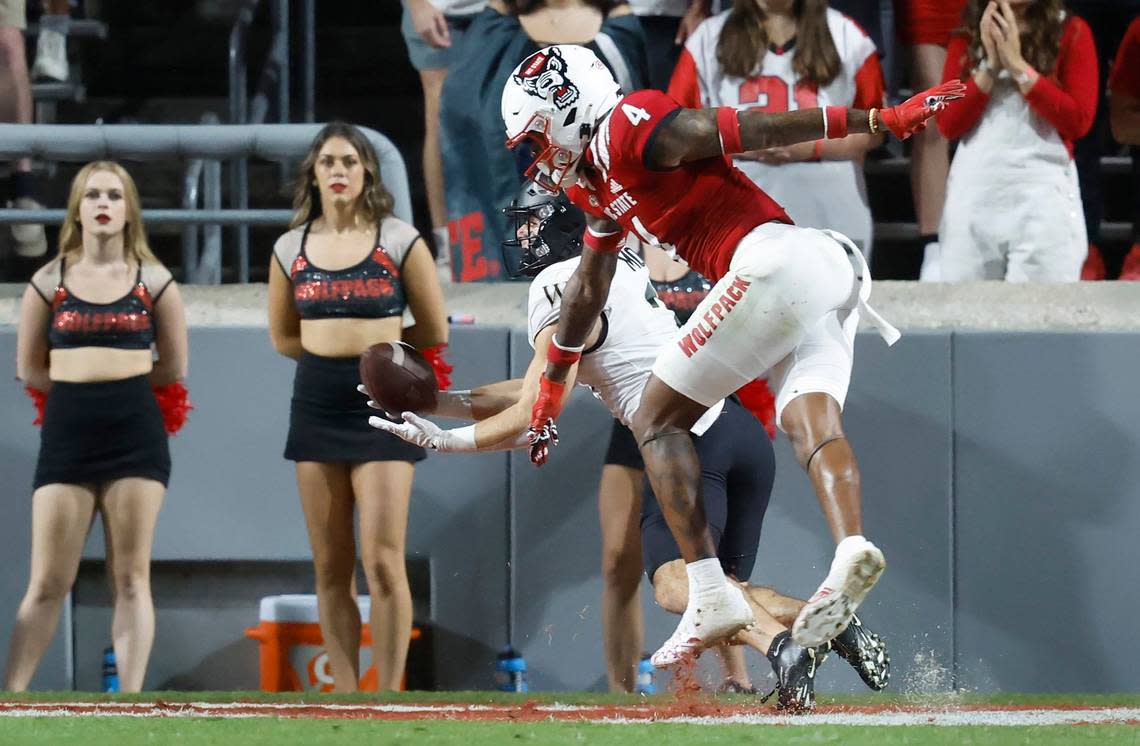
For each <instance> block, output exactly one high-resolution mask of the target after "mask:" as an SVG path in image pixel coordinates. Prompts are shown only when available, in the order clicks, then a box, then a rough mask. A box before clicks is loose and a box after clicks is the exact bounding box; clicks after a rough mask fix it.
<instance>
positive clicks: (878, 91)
mask: <svg viewBox="0 0 1140 746" xmlns="http://www.w3.org/2000/svg"><path fill="white" fill-rule="evenodd" d="M886 90H887V86H886V83H885V82H884V80H883V66H882V64H880V63H879V53H878V52H876V51H875V49H874V47H872V48H871V52H870V54H868V55H867V58H866V59H865V60H864V61H863V64H862V65H860V66H859V69H858V70H857V71H856V72H855V99H854V100H853V101H852V102H851V105H852V106H854V107H855V108H856V109H881V108H882V107H883V101H884V100H885V98H886Z"/></svg>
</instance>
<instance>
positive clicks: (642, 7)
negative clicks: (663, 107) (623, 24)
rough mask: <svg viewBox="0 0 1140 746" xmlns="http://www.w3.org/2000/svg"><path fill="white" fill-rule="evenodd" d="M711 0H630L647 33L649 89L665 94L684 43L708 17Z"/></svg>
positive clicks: (631, 6)
mask: <svg viewBox="0 0 1140 746" xmlns="http://www.w3.org/2000/svg"><path fill="white" fill-rule="evenodd" d="M711 5H712V0H629V7H630V8H631V9H633V13H634V15H636V16H637V18H638V20H639V21H641V29H642V31H644V32H645V51H646V57H647V59H648V61H649V87H650V88H656V89H657V90H659V91H664V90H665V89H666V88H668V87H669V78H670V77H672V75H673V67H674V66H675V65H676V64H677V56H678V55H679V54H680V53H681V47H682V45H684V43H685V40H686V39H688V38H689V36H691V35H692V33H693V32H694V31H696V30H697V26H700V25H701V21H703V20H705V19H706V18H708V17H709V7H710V6H711Z"/></svg>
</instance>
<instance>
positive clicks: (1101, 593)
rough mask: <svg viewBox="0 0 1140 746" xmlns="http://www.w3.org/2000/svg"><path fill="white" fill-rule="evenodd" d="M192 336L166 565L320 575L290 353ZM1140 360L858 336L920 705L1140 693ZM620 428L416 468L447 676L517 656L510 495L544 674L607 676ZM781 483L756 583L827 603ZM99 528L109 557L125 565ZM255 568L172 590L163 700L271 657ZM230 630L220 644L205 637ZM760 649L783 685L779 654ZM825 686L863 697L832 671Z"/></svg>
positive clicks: (19, 583) (893, 578)
mask: <svg viewBox="0 0 1140 746" xmlns="http://www.w3.org/2000/svg"><path fill="white" fill-rule="evenodd" d="M508 341H509V342H510V345H508ZM191 345H192V359H191V376H190V387H191V391H192V395H193V398H194V400H195V402H196V404H197V406H198V410H197V411H196V412H194V413H193V415H192V420H191V424H190V426H188V428H187V429H186V430H185V431H184V433H183V434H181V435H179V436H178V437H177V438H175V439H174V440H173V449H174V459H175V463H174V478H173V482H172V487H171V491H170V495H169V497H168V501H167V504H166V506H165V507H164V509H163V512H162V514H161V516H160V519H159V528H158V537H157V541H156V545H155V556H156V558H159V559H163V560H167V561H170V562H185V561H197V560H211V561H215V562H218V563H222V565H225V563H237V562H242V561H246V560H251V559H257V560H266V561H268V562H273V561H287V562H297V561H300V562H305V561H307V560H308V558H309V554H308V542H307V539H306V537H305V533H304V526H303V521H302V519H301V513H300V509H299V505H298V501H297V496H296V488H295V485H294V483H293V478H292V468H291V465H290V464H288V463H287V462H285V461H284V460H283V459H282V457H281V450H282V446H283V441H284V433H285V426H286V417H287V401H288V398H289V392H290V386H291V375H292V373H291V367H290V364H289V362H288V361H286V360H284V359H280V358H278V357H277V356H276V355H274V354H273V352H272V351H271V350H270V348H269V345H268V341H267V338H266V335H265V331H264V329H253V328H213V329H195V330H194V331H193V332H192V340H191ZM452 346H453V351H452V359H453V361H454V362H456V364H457V365H456V371H455V379H456V384H457V385H458V386H462V387H466V386H470V385H472V384H474V383H481V382H485V381H489V380H497V379H500V378H504V377H506V376H507V375H508V373H509V371H513V372H514V373H515V374H521V371H522V370H523V369H524V368H525V365H526V363H527V361H528V360H529V358H530V354H531V353H530V349H529V346H528V345H527V344H526V341H525V339H524V337H523V336H522V335H521V334H519V333H515V334H513V335H511V334H510V333H509V332H508V331H507V330H506V329H502V328H462V327H461V328H457V329H454V330H453V340H452ZM14 357H15V332H14V329H11V328H3V329H0V364H2V365H8V366H10V365H11V361H12V360H13V359H14ZM508 357H510V358H511V360H510V361H508ZM1138 368H1140V334H1106V333H1100V334H1081V333H1070V334H999V333H984V334H983V333H955V334H953V335H951V334H950V333H949V332H939V333H912V334H908V335H906V336H905V337H904V339H903V340H902V342H900V343H899V345H898V346H897V347H896V348H895V349H890V350H889V349H887V348H886V347H885V346H884V345H883V344H882V343H881V342H880V341H879V340H878V339H877V338H876V337H875V336H874V335H871V334H862V335H860V337H859V341H858V355H857V361H856V368H855V376H854V380H853V383H852V389H851V393H850V395H849V397H848V406H847V414H846V421H847V427H848V431H849V434H850V435H851V438H852V441H853V443H854V445H855V448H856V452H857V453H858V455H859V457H860V460H861V463H862V467H863V480H864V507H865V514H866V518H867V527H868V530H867V532H868V535H870V536H871V537H872V538H874V539H875V540H876V541H877V542H878V543H879V544H880V545H881V546H882V547H883V549H884V551H885V552H886V554H887V560H888V569H887V572H886V575H885V576H884V578H883V581H882V584H881V586H880V587H879V588H878V589H877V590H876V591H875V593H874V595H873V596H872V597H871V599H870V601H869V603H868V605H867V607H866V609H865V614H864V615H865V618H866V620H867V622H868V623H869V624H872V625H873V626H874V627H875V628H876V629H879V630H880V631H882V632H883V633H884V635H886V636H887V638H888V640H889V642H890V643H891V646H892V655H893V660H894V663H895V671H896V679H895V688H896V690H920V691H921V690H924V689H928V688H939V687H943V688H944V687H946V686H948V685H949V684H950V671H951V669H952V668H953V666H954V662H955V661H956V662H957V668H958V672H959V682H960V684H961V685H962V686H964V687H966V688H970V689H980V690H993V689H1005V690H1025V691H1037V690H1070V691H1072V690H1079V689H1083V690H1090V691H1114V690H1115V691H1121V690H1133V691H1135V690H1140V674H1138V673H1137V672H1136V671H1135V670H1133V667H1132V666H1131V665H1129V663H1130V661H1131V658H1130V657H1129V656H1128V655H1127V654H1123V655H1120V654H1117V653H1119V652H1120V650H1121V648H1120V647H1119V646H1120V645H1121V644H1122V643H1121V639H1122V633H1121V632H1120V629H1121V624H1122V622H1121V621H1120V620H1127V619H1131V618H1134V617H1135V616H1136V615H1137V614H1138V613H1140V608H1138V607H1137V603H1138V602H1137V599H1136V596H1135V594H1134V593H1131V588H1132V586H1134V585H1135V578H1134V576H1135V568H1136V567H1137V566H1140V549H1138V547H1137V542H1136V540H1135V537H1136V535H1137V533H1140V487H1137V485H1138V484H1140V473H1138V471H1140V467H1138V466H1137V465H1136V459H1135V456H1134V454H1135V453H1137V451H1138V450H1140V426H1137V424H1136V423H1137V422H1140V401H1138V400H1137V399H1136V397H1135V395H1134V391H1133V388H1134V387H1133V386H1132V380H1133V378H1134V377H1135V376H1134V375H1132V372H1134V371H1135V370H1137V369H1138ZM8 370H11V368H8ZM0 413H2V414H3V419H2V420H0V473H2V474H3V476H4V483H5V484H6V485H7V489H8V491H7V494H6V500H7V502H6V508H7V511H6V513H5V517H6V520H5V521H4V522H3V525H2V526H0V558H2V559H3V560H4V566H5V568H6V570H5V572H4V573H3V574H2V576H0V592H2V595H0V650H5V649H6V644H5V643H6V640H7V638H8V635H9V633H10V630H11V624H12V619H13V616H14V614H15V610H16V606H17V604H18V603H19V600H20V597H21V595H22V594H23V591H24V586H25V584H26V582H27V567H28V552H29V526H30V510H29V506H30V499H29V492H30V486H31V478H32V470H33V467H34V461H35V454H36V451H37V447H38V431H37V430H36V429H35V428H34V427H32V425H31V420H32V417H33V411H32V407H31V404H30V403H29V402H28V400H27V399H26V397H25V396H24V394H23V392H22V391H21V387H20V385H19V384H18V383H16V382H15V381H13V380H11V378H10V377H9V378H7V382H6V383H4V384H3V385H0ZM609 422H610V420H609V416H608V414H607V413H606V412H605V411H604V409H603V408H602V407H601V406H600V404H598V403H597V402H594V401H593V400H592V398H591V397H589V396H588V395H587V394H585V393H584V392H579V393H578V394H577V395H576V397H575V399H574V402H573V404H572V406H571V407H570V409H569V410H568V412H567V415H566V417H565V418H564V419H563V420H562V421H561V423H560V424H561V434H562V438H563V442H562V445H561V446H559V448H558V449H557V450H556V452H555V455H554V458H553V460H552V462H551V464H550V465H548V466H546V467H544V468H543V469H542V470H538V469H535V468H534V467H532V466H531V465H530V464H529V463H528V462H527V461H526V457H525V454H522V453H520V454H516V455H514V456H512V457H510V458H509V459H508V456H506V455H505V454H491V455H484V456H456V455H446V456H436V457H432V458H429V460H428V461H427V462H426V463H425V464H424V465H423V466H422V467H421V468H420V469H419V470H418V472H417V478H416V485H415V495H414V498H413V506H412V514H411V525H410V530H409V545H408V548H409V555H411V556H413V557H427V558H430V562H431V571H432V572H431V577H432V586H433V587H432V588H431V589H430V594H429V595H430V598H431V599H432V610H431V620H432V622H433V623H434V625H435V629H436V640H435V642H436V648H437V650H436V654H437V658H436V666H435V669H436V679H437V682H438V685H439V686H440V687H442V688H485V687H487V686H489V685H490V682H491V662H492V660H493V658H494V654H495V652H496V651H497V650H498V649H499V648H500V647H501V646H502V645H503V644H504V643H505V642H506V623H507V622H506V620H507V596H506V587H507V547H508V543H507V496H508V494H510V491H511V490H513V492H514V502H515V515H514V529H515V541H516V543H515V553H514V561H513V563H512V565H513V567H514V568H515V587H516V593H515V596H514V599H513V613H514V618H515V630H514V632H515V635H514V636H515V644H516V645H517V646H518V647H520V648H521V649H522V651H523V652H524V653H525V655H526V656H527V659H528V662H529V663H530V666H531V671H532V676H531V680H532V684H533V685H534V687H535V688H536V689H585V688H602V687H603V686H604V676H603V671H604V664H603V656H602V649H601V624H600V617H599V606H600V594H601V579H600V576H599V547H600V540H599V532H598V527H597V521H598V517H597V502H596V491H597V481H598V474H599V471H600V461H601V455H602V453H603V452H604V449H605V446H606V443H607V441H608V438H609V429H610V424H609ZM952 434H953V437H952ZM508 463H509V464H510V466H509V467H508ZM777 468H778V474H777V480H776V488H775V492H774V495H773V499H772V507H771V510H770V512H769V517H768V520H767V522H766V525H765V530H764V537H763V539H762V541H761V546H760V553H759V559H758V562H757V569H756V572H755V573H754V577H753V581H754V582H757V583H771V584H774V585H776V586H777V587H779V588H780V589H781V590H785V591H787V592H789V593H793V594H797V595H801V596H802V595H807V594H810V593H811V592H812V591H813V590H814V588H815V585H816V583H817V582H818V581H819V579H820V578H821V577H822V575H823V573H824V572H825V570H826V563H827V562H828V561H829V559H830V556H831V540H830V538H829V537H828V535H827V532H826V528H825V524H824V522H823V519H822V517H821V516H820V513H819V508H818V505H817V504H816V500H815V497H814V495H813V493H812V491H811V488H810V485H809V483H808V481H807V478H806V477H805V476H804V475H803V473H802V471H801V470H800V469H799V466H798V465H797V464H795V462H794V460H793V459H792V455H791V453H790V449H789V448H788V447H787V443H786V440H784V439H782V438H781V440H780V442H778V443H777ZM96 530H98V529H96ZM99 536H100V535H96V536H94V537H93V539H92V542H91V543H90V544H89V545H88V551H87V553H86V556H87V557H88V558H98V557H100V556H101V555H102V542H101V539H100V538H99ZM231 572H233V573H235V574H238V575H237V577H238V578H239V579H240V583H238V582H229V581H227V584H226V588H225V589H224V593H221V595H218V594H217V593H215V594H213V595H211V599H210V600H209V601H204V602H199V603H197V604H196V602H195V599H194V597H193V596H192V594H188V593H182V592H171V590H170V589H164V590H163V591H160V592H158V593H157V594H156V597H157V598H158V603H159V610H158V613H159V622H160V623H159V629H158V632H157V635H158V640H159V643H158V647H157V648H156V654H155V663H154V666H153V667H152V671H151V677H150V678H148V681H147V685H148V686H162V685H178V686H187V687H200V686H208V685H210V684H211V683H212V682H220V683H221V684H227V683H233V684H237V683H240V682H241V681H247V682H248V681H249V680H250V679H249V678H248V674H249V672H248V671H244V670H239V667H238V666H236V665H235V661H240V662H241V665H244V666H247V667H248V666H250V665H252V661H253V660H255V655H256V646H255V645H254V644H253V643H252V642H250V641H247V640H245V639H244V638H242V636H241V634H242V632H243V631H244V629H245V627H247V626H251V625H253V624H255V623H256V615H257V599H258V598H259V597H260V596H262V595H265V594H266V593H270V592H274V591H273V589H274V588H275V587H277V586H278V585H281V584H284V585H289V586H290V587H288V588H282V590H296V589H297V588H296V587H295V585H296V583H298V582H300V581H299V580H295V579H291V578H289V577H285V576H284V575H282V572H281V570H279V569H275V570H272V571H270V570H265V571H259V570H257V569H256V568H254V569H253V570H250V569H249V567H248V566H243V565H234V566H233V568H232V570H231ZM242 572H245V573H249V575H248V576H246V575H241V574H240V573H242ZM275 578H276V580H275ZM229 580H230V581H232V580H233V578H232V577H231V578H230V579H229ZM243 595H244V596H248V612H246V613H243V612H242V609H241V605H242V603H243V601H242V598H243ZM643 599H644V604H643V606H644V609H645V617H646V641H645V647H646V649H647V650H649V649H652V648H653V646H654V645H655V644H657V643H659V642H660V641H661V640H663V639H664V638H665V636H667V635H668V634H669V633H670V632H671V631H672V629H673V626H674V624H675V617H672V616H670V615H668V614H665V613H664V612H662V611H660V610H659V609H656V607H654V606H653V605H652V601H651V599H650V597H649V592H648V587H647V584H644V585H643ZM955 600H956V604H957V611H956V612H955V611H954V608H955V606H954V602H955ZM100 613H101V612H100ZM67 623H68V620H67V619H66V618H65V620H64V628H65V629H66V628H67ZM207 626H209V628H210V632H209V634H206V635H195V634H190V632H189V631H190V630H194V629H204V628H206V627H207ZM68 636H69V635H67V634H65V633H61V634H60V635H57V639H56V641H55V642H54V643H53V646H52V648H51V650H50V651H49V653H48V655H47V657H46V658H45V660H44V663H43V665H42V666H41V668H40V671H39V674H38V675H37V677H36V679H35V682H34V685H35V687H36V688H65V687H67V686H69V685H70V683H71V679H70V673H69V669H68V657H67V651H66V650H65V646H64V644H63V640H64V638H65V637H68ZM105 639H106V635H105V634H94V635H88V634H87V630H85V632H84V634H83V635H80V636H78V638H77V640H78V642H79V643H80V644H81V645H82V646H83V650H77V651H76V660H77V661H80V662H82V666H83V670H82V671H81V672H79V673H81V674H82V677H81V678H85V679H86V678H87V677H89V676H90V675H91V673H92V672H93V670H94V669H93V665H94V664H93V663H92V661H94V660H96V658H95V656H96V655H97V651H96V649H95V648H97V647H98V646H100V645H101V644H102V643H101V641H102V640H105ZM164 650H169V652H167V653H164V652H163V651H164ZM751 659H752V661H753V665H752V669H753V671H754V678H756V680H757V681H758V682H759V681H760V680H761V678H762V677H763V676H765V675H766V672H767V665H766V663H765V662H764V661H762V660H759V658H758V656H751ZM706 670H707V671H708V672H710V673H711V672H712V671H714V670H715V666H713V665H707V666H706ZM87 680H89V679H87ZM820 686H821V689H827V690H837V689H838V690H846V689H852V688H854V689H858V684H857V682H856V679H855V677H854V675H853V674H852V673H851V672H850V671H848V670H847V669H846V668H845V666H844V665H843V664H842V663H841V662H839V661H837V660H834V659H833V660H831V661H829V662H828V664H827V665H826V666H825V667H824V668H823V669H822V671H821V678H820Z"/></svg>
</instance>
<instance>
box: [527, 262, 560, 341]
mask: <svg viewBox="0 0 1140 746" xmlns="http://www.w3.org/2000/svg"><path fill="white" fill-rule="evenodd" d="M566 280H567V278H565V277H557V276H548V277H544V276H543V275H541V274H540V275H539V276H538V277H536V278H535V279H534V282H532V283H531V285H530V293H529V294H528V297H527V312H526V338H527V340H528V341H529V342H530V346H531V347H534V345H535V339H536V338H537V337H538V334H539V332H541V331H542V330H543V329H545V328H546V327H548V326H550V325H551V324H556V323H558V317H559V315H561V313H562V290H563V289H564V288H565V287H566Z"/></svg>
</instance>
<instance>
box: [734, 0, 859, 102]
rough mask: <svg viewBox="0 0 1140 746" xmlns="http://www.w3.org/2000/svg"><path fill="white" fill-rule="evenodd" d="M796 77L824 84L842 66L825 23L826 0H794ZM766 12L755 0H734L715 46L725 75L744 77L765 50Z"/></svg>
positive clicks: (761, 58)
mask: <svg viewBox="0 0 1140 746" xmlns="http://www.w3.org/2000/svg"><path fill="white" fill-rule="evenodd" d="M792 7H793V11H794V13H795V15H796V50H795V56H794V57H793V58H792V69H793V70H794V71H795V73H796V79H797V80H799V81H806V82H810V83H815V84H816V85H820V86H824V85H827V84H828V83H830V82H831V81H833V80H835V76H836V75H839V71H840V70H841V69H842V63H841V62H840V60H839V51H838V50H837V49H836V48H835V40H834V39H832V38H831V29H830V28H828V26H827V0H796V1H795V3H794V4H793V6H792ZM767 17H768V14H767V12H765V11H764V9H763V8H761V7H760V4H759V3H757V2H756V0H733V3H732V10H731V11H730V12H729V14H728V18H726V19H725V21H724V28H723V29H721V32H720V39H719V40H718V41H717V45H716V60H717V62H719V63H720V66H721V69H723V70H724V72H725V74H726V75H731V76H733V77H736V78H747V77H749V76H750V75H752V72H753V71H754V70H755V69H756V68H757V66H759V64H760V62H761V61H762V60H763V59H764V55H765V54H766V53H767V52H768V30H767V29H765V28H764V21H765V20H766V19H767Z"/></svg>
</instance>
